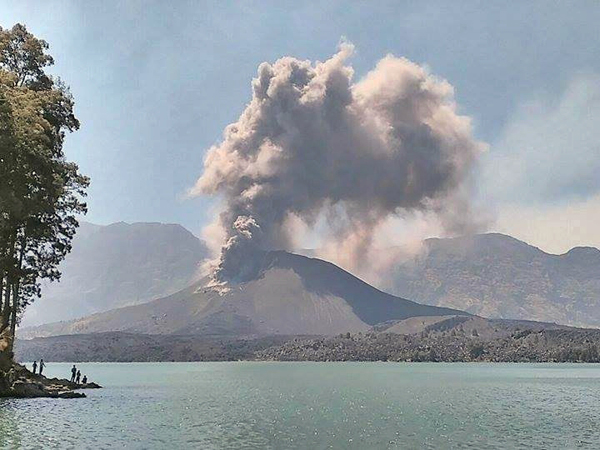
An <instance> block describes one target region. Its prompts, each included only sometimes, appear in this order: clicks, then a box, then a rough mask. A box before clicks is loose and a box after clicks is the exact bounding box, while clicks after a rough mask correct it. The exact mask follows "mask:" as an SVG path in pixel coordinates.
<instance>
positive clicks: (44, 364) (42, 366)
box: [40, 359, 46, 375]
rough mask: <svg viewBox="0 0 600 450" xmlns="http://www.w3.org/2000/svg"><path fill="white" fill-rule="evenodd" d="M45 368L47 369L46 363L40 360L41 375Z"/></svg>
mask: <svg viewBox="0 0 600 450" xmlns="http://www.w3.org/2000/svg"><path fill="white" fill-rule="evenodd" d="M44 367H46V363H45V362H44V360H43V359H40V375H41V374H42V371H43V370H44Z"/></svg>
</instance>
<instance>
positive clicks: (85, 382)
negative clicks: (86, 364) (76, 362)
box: [81, 375, 87, 384]
mask: <svg viewBox="0 0 600 450" xmlns="http://www.w3.org/2000/svg"><path fill="white" fill-rule="evenodd" d="M81 383H82V384H87V375H84V376H83V380H81Z"/></svg>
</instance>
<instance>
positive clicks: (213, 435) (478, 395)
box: [0, 362, 600, 449]
mask: <svg viewBox="0 0 600 450" xmlns="http://www.w3.org/2000/svg"><path fill="white" fill-rule="evenodd" d="M69 367H70V365H69V364H56V363H49V364H48V366H47V368H46V372H47V375H49V376H62V377H66V376H68V374H69ZM80 367H81V369H82V373H85V374H87V375H88V377H89V378H90V380H93V381H97V382H99V383H101V384H103V385H104V386H105V388H104V389H100V390H92V391H88V392H87V394H88V398H86V399H74V400H62V399H33V400H0V447H1V448H44V449H46V448H61V449H62V448H74V449H83V448H93V449H101V448H135V449H138V448H140V449H141V448H165V449H183V448H197V449H212V448H215V449H217V448H218V449H221V448H224V449H228V448H231V449H254V448H257V449H263V448H264V449H287V448H290V449H294V448H299V449H325V448H356V449H365V448H436V449H437V448H486V449H489V448H540V449H542V448H600V365H585V364H578V365H571V364H548V365H546V364H536V365H534V364H441V363H437V364H436V363H432V364H428V363H416V364H415V363H261V362H233V363H132V364H104V363H88V364H81V365H80Z"/></svg>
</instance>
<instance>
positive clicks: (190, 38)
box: [0, 0, 600, 252]
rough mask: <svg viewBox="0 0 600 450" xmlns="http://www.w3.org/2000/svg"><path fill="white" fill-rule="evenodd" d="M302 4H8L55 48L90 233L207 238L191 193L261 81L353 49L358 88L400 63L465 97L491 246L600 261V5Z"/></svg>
mask: <svg viewBox="0 0 600 450" xmlns="http://www.w3.org/2000/svg"><path fill="white" fill-rule="evenodd" d="M300 3H303V2H283V1H276V2H267V1H260V2H250V1H244V2H238V3H235V2H221V1H219V2H217V1H215V2H199V1H195V2H184V1H176V2H150V1H143V2H142V1H140V2H136V1H122V2H112V1H102V2H98V1H96V2H91V1H77V2H75V1H73V2H66V1H64V2H53V1H44V2H40V1H31V2H29V1H23V0H20V1H0V25H2V26H3V27H10V26H12V25H13V24H14V23H16V22H21V23H24V24H26V25H27V27H28V28H29V30H30V31H31V32H33V33H34V34H35V35H36V36H38V37H41V38H44V39H46V40H47V41H48V42H49V43H50V45H51V54H52V55H53V56H54V57H55V60H56V65H55V67H54V69H53V72H54V73H56V74H58V75H60V76H61V77H62V78H63V79H64V80H65V81H66V82H67V84H69V85H70V86H71V90H72V93H73V95H74V97H75V100H76V110H77V115H78V117H79V119H80V120H81V122H82V127H81V130H80V131H78V132H77V133H75V134H73V135H71V136H69V137H68V139H67V143H66V147H67V154H68V156H69V158H70V159H73V160H75V161H77V162H78V163H79V164H80V167H81V169H82V171H83V172H84V173H86V174H88V175H89V176H91V178H92V185H91V187H90V190H89V205H90V212H89V215H88V219H87V220H89V221H92V222H96V223H101V224H106V223H110V222H115V221H120V220H124V221H130V222H131V221H161V222H177V223H181V224H183V225H184V226H186V227H187V228H189V229H190V230H192V231H193V232H195V233H199V232H200V230H201V229H202V227H203V226H204V225H205V224H206V223H208V221H209V220H210V215H211V214H212V212H211V202H210V201H209V200H207V199H203V198H199V199H194V200H184V199H183V196H184V193H185V192H186V190H187V189H188V188H190V187H191V186H192V185H193V184H194V182H195V181H196V179H197V178H198V176H199V175H200V173H201V171H202V161H203V157H204V153H205V150H206V149H207V148H208V147H210V146H211V145H212V144H214V143H216V142H218V141H219V140H220V139H221V137H222V131H223V128H224V127H225V126H226V125H227V124H228V123H231V122H234V121H235V120H237V118H238V116H239V114H240V112H241V111H242V110H243V109H244V107H245V104H246V103H247V102H248V101H249V99H250V97H251V90H250V82H251V80H252V78H253V77H254V76H255V75H256V73H257V72H256V71H257V67H258V65H259V64H260V63H261V62H263V61H274V60H276V59H277V58H279V57H281V56H284V55H292V56H295V57H298V58H302V59H311V60H324V59H326V58H328V57H330V56H331V55H332V54H333V53H334V52H335V51H336V48H337V45H338V43H339V41H340V38H342V37H344V38H346V39H347V40H349V41H351V42H352V43H353V44H354V45H355V47H356V53H355V55H354V56H353V57H352V65H353V66H354V68H355V69H356V72H357V73H356V78H360V77H361V76H362V75H364V74H365V73H366V71H367V70H369V69H371V68H372V67H373V66H374V64H375V63H376V62H377V61H378V60H379V59H380V58H382V57H383V56H385V55H386V54H387V53H393V54H395V55H397V56H405V57H407V58H409V59H410V60H412V61H414V62H416V63H419V64H423V65H426V66H427V67H429V68H430V70H431V71H432V73H434V74H436V75H438V76H440V77H443V78H445V79H446V80H448V81H449V82H450V83H451V84H452V85H453V86H454V87H455V90H456V99H457V101H458V103H459V104H460V107H461V109H460V112H461V113H462V114H466V115H469V116H471V117H472V118H473V120H474V125H475V135H476V138H477V139H479V140H482V141H485V142H487V143H488V144H489V145H490V148H489V151H488V153H487V155H486V156H485V158H484V160H483V163H482V167H481V171H480V175H479V178H478V184H477V185H478V188H479V191H480V192H479V199H480V201H482V202H483V203H485V204H486V205H487V206H488V207H489V209H490V214H491V215H492V216H493V217H494V218H495V222H494V225H493V226H492V229H493V230H498V231H504V232H508V233H510V234H513V235H515V236H516V237H520V238H523V239H525V240H527V241H528V242H531V243H533V244H535V245H538V246H540V247H542V248H543V249H545V250H548V251H553V252H561V251H564V250H566V249H568V248H569V247H571V246H573V245H595V246H600V227H598V226H597V224H598V222H600V175H599V174H600V126H598V124H599V123H600V57H599V55H600V37H599V34H598V23H600V2H597V1H579V2H575V1H573V2H551V1H542V2H505V1H503V2H500V1H498V2H493V1H485V2H469V1H465V2H450V1H449V2H417V1H415V2H398V1H393V2H384V1H369V2H348V1H346V2H341V1H340V2H336V1H329V2H306V4H304V5H299V4H300ZM459 3H460V4H459Z"/></svg>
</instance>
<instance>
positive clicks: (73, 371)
mask: <svg viewBox="0 0 600 450" xmlns="http://www.w3.org/2000/svg"><path fill="white" fill-rule="evenodd" d="M76 375H77V367H75V364H73V367H72V368H71V383H75V376H76Z"/></svg>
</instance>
